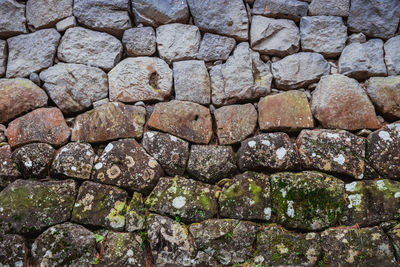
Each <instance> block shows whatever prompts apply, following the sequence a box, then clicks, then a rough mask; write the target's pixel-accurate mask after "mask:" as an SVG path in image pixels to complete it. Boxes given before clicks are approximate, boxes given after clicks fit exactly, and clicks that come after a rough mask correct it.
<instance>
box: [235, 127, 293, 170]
mask: <svg viewBox="0 0 400 267" xmlns="http://www.w3.org/2000/svg"><path fill="white" fill-rule="evenodd" d="M238 158H239V159H238V163H239V168H240V169H241V170H254V171H257V170H264V171H283V170H294V169H297V168H298V165H299V158H298V155H297V151H296V148H295V147H294V146H293V144H292V142H291V141H290V138H289V136H288V135H287V134H285V133H268V134H260V135H257V136H255V137H252V138H249V139H246V140H244V141H242V143H241V146H240V149H239V151H238Z"/></svg>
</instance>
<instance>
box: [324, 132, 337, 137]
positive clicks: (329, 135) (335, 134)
mask: <svg viewBox="0 0 400 267" xmlns="http://www.w3.org/2000/svg"><path fill="white" fill-rule="evenodd" d="M326 136H327V137H328V138H339V134H337V133H327V134H326Z"/></svg>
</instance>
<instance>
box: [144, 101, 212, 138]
mask: <svg viewBox="0 0 400 267" xmlns="http://www.w3.org/2000/svg"><path fill="white" fill-rule="evenodd" d="M148 125H149V126H150V127H152V128H155V129H158V130H161V131H164V132H167V133H170V134H173V135H176V136H179V137H181V138H183V139H186V140H188V141H191V142H194V143H199V144H208V143H209V142H210V139H211V137H212V134H213V131H212V121H211V114H210V111H209V110H208V108H205V107H203V106H202V105H199V104H196V103H192V102H187V101H179V100H172V101H170V102H167V103H158V104H156V105H155V108H154V112H153V114H151V117H150V119H149V121H148Z"/></svg>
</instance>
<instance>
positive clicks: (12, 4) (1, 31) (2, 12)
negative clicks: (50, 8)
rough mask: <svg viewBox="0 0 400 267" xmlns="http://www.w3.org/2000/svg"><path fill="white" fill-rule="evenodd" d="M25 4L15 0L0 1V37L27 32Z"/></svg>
mask: <svg viewBox="0 0 400 267" xmlns="http://www.w3.org/2000/svg"><path fill="white" fill-rule="evenodd" d="M25 23H26V18H25V5H23V4H21V3H18V2H17V1H15V0H3V1H1V2H0V38H8V37H11V36H14V35H18V34H21V33H27V32H28V30H27V29H26V24H25Z"/></svg>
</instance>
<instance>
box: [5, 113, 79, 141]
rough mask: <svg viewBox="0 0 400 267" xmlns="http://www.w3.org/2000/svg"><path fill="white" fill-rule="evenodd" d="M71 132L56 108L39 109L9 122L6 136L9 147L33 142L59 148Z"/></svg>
mask: <svg viewBox="0 0 400 267" xmlns="http://www.w3.org/2000/svg"><path fill="white" fill-rule="evenodd" d="M70 133H71V130H70V129H69V127H68V126H67V124H66V123H65V120H64V116H63V114H62V113H61V111H60V110H59V109H58V108H39V109H36V110H34V111H32V112H30V113H28V114H26V115H24V116H22V117H20V118H17V119H15V120H13V121H12V122H10V124H9V125H8V128H7V130H6V136H7V138H8V142H9V144H10V145H11V147H13V148H14V147H17V146H22V145H26V144H30V143H34V142H40V143H47V144H50V145H55V146H59V145H62V144H64V143H66V142H67V140H68V138H69V135H70Z"/></svg>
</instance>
